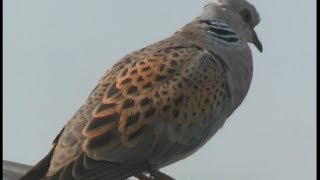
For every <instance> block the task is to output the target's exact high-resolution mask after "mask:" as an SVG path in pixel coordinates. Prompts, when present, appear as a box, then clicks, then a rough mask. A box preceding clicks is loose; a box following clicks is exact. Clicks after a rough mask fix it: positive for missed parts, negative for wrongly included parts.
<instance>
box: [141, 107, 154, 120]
mask: <svg viewBox="0 0 320 180" xmlns="http://www.w3.org/2000/svg"><path fill="white" fill-rule="evenodd" d="M155 112H156V109H155V108H151V109H149V110H148V111H147V112H145V113H144V117H145V118H149V117H151V116H152V115H153V114H154V113H155Z"/></svg>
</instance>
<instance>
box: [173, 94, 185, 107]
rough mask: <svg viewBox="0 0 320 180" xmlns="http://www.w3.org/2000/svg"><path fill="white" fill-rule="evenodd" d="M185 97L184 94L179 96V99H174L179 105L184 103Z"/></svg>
mask: <svg viewBox="0 0 320 180" xmlns="http://www.w3.org/2000/svg"><path fill="white" fill-rule="evenodd" d="M183 99H184V96H183V95H181V96H179V97H178V98H177V99H175V100H174V103H175V105H176V106H177V105H179V104H180V103H182V101H183Z"/></svg>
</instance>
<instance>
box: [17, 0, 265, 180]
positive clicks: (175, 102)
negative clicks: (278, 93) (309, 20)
mask: <svg viewBox="0 0 320 180" xmlns="http://www.w3.org/2000/svg"><path fill="white" fill-rule="evenodd" d="M259 22H260V15H259V13H258V11H257V10H256V8H255V7H254V6H253V5H252V4H250V3H249V2H248V1H246V0H211V1H209V2H207V4H206V5H205V6H204V7H203V11H202V13H201V14H200V15H199V16H198V17H196V18H195V19H193V20H192V21H191V22H189V23H187V24H186V25H185V26H183V27H182V28H181V29H179V30H178V31H176V32H175V33H173V34H172V35H171V36H170V37H167V38H165V39H163V40H160V41H158V42H156V43H153V44H151V45H149V46H146V47H145V48H142V49H140V50H137V51H134V52H132V53H130V54H128V55H126V56H124V57H123V58H121V59H120V60H119V61H118V62H116V63H115V64H114V65H113V66H112V67H111V68H110V69H109V70H107V71H106V73H105V74H104V75H103V76H102V77H101V79H100V80H99V81H98V83H97V85H96V86H95V88H94V89H93V91H92V92H91V94H90V95H89V97H88V98H87V100H86V101H85V103H84V104H83V105H82V106H81V107H80V108H79V110H78V111H77V112H76V113H75V115H74V116H73V117H72V118H71V119H70V120H69V121H68V122H67V123H66V125H65V126H64V127H63V129H62V130H61V132H60V133H59V134H58V135H57V137H56V138H55V139H54V140H53V143H52V147H51V150H50V152H49V153H48V154H47V155H46V156H45V157H44V158H43V159H41V160H40V161H39V162H38V163H37V164H36V165H35V166H34V167H33V168H32V169H31V170H30V171H29V172H27V173H26V174H25V175H24V176H23V177H22V178H21V180H31V179H32V180H35V179H43V180H73V179H74V180H121V179H127V178H130V177H135V178H137V179H140V180H151V179H155V180H170V179H174V178H172V177H170V176H169V175H166V174H165V173H162V172H161V171H160V169H161V168H163V167H166V166H169V165H171V164H173V163H175V162H177V161H180V160H182V159H184V158H186V157H188V156H190V155H192V154H193V153H195V152H196V151H197V150H199V149H200V148H201V147H202V146H203V145H205V144H206V143H207V142H208V141H209V140H210V139H211V138H212V137H213V136H214V135H215V134H216V132H217V131H218V130H219V129H221V128H222V127H223V125H224V123H225V121H226V120H227V119H228V117H230V115H231V114H232V113H233V112H234V111H235V110H236V109H237V107H238V106H239V105H240V104H241V103H242V101H243V100H244V98H245V97H246V95H247V93H248V90H249V87H250V84H251V81H252V73H253V60H252V53H251V49H250V47H249V43H252V44H253V45H255V46H256V48H257V49H258V50H259V51H260V52H262V50H263V48H262V44H261V42H260V40H259V38H258V36H257V34H256V32H255V30H254V28H255V27H256V26H257V25H258V24H259Z"/></svg>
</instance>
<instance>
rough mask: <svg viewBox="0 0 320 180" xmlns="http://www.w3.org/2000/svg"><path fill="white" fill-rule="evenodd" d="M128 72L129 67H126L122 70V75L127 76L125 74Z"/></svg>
mask: <svg viewBox="0 0 320 180" xmlns="http://www.w3.org/2000/svg"><path fill="white" fill-rule="evenodd" d="M127 72H128V68H126V69H125V70H124V71H123V72H122V74H121V77H123V76H125V75H126V74H127Z"/></svg>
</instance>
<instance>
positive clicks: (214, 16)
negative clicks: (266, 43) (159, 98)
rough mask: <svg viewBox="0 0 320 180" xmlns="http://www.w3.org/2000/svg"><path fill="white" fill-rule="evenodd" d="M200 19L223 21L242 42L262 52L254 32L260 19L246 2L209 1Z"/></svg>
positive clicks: (235, 0) (236, 0)
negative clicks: (248, 43) (250, 44)
mask: <svg viewBox="0 0 320 180" xmlns="http://www.w3.org/2000/svg"><path fill="white" fill-rule="evenodd" d="M200 18H201V19H206V20H218V21H219V20H220V21H224V22H225V23H227V24H228V25H229V26H230V27H231V28H233V29H234V30H235V31H236V32H237V34H238V35H239V37H240V38H241V39H242V40H244V41H246V42H250V43H253V44H254V45H255V46H256V47H257V49H258V50H259V51H260V52H262V44H261V42H260V40H259V38H258V36H257V34H256V32H255V31H254V28H255V26H257V25H258V24H259V22H260V17H259V14H258V12H257V10H256V9H255V7H254V6H253V5H251V4H250V3H249V2H247V1H246V0H211V1H210V2H209V3H208V4H207V5H206V6H205V7H204V10H203V12H202V14H201V16H200Z"/></svg>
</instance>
